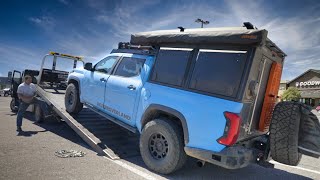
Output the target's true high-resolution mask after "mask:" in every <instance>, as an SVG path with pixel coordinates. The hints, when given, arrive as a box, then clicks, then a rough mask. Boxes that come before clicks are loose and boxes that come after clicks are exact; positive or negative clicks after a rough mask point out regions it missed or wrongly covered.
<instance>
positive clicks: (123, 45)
mask: <svg viewBox="0 0 320 180" xmlns="http://www.w3.org/2000/svg"><path fill="white" fill-rule="evenodd" d="M156 50H157V49H156V47H154V46H141V45H134V44H130V43H129V42H119V43H118V49H114V50H112V51H111V53H135V54H142V55H154V54H155V53H156Z"/></svg>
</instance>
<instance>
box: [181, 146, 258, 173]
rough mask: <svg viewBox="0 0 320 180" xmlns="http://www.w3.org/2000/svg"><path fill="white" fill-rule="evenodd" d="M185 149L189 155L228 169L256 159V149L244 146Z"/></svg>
mask: <svg viewBox="0 0 320 180" xmlns="http://www.w3.org/2000/svg"><path fill="white" fill-rule="evenodd" d="M184 150H185V152H186V153H187V155H189V156H192V157H195V158H197V159H200V160H203V161H206V162H209V163H212V164H215V165H218V166H221V167H224V168H227V169H239V168H243V167H246V166H247V165H249V164H250V163H253V162H255V161H256V158H255V155H254V154H255V153H254V151H253V150H250V149H248V148H245V147H242V146H237V147H227V148H225V149H223V150H222V151H221V152H214V151H208V150H203V149H198V148H191V147H185V148H184Z"/></svg>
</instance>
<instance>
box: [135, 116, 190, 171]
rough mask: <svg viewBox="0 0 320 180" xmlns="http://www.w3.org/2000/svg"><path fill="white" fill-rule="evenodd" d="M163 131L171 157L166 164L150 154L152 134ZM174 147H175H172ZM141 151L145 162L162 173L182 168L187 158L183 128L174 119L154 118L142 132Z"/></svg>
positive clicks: (168, 156)
mask: <svg viewBox="0 0 320 180" xmlns="http://www.w3.org/2000/svg"><path fill="white" fill-rule="evenodd" d="M157 132H161V133H162V134H163V135H164V136H165V137H166V139H167V140H168V141H171V142H169V152H171V154H168V155H167V157H166V158H169V160H168V161H167V163H166V164H161V162H159V161H158V160H156V159H154V158H153V157H152V156H151V155H150V151H149V147H148V143H149V138H150V136H151V135H152V134H154V133H157ZM172 147H173V148H172ZM140 153H141V156H142V159H143V161H144V162H145V164H146V165H147V166H148V167H149V168H150V169H151V170H153V171H155V172H158V173H161V174H170V173H172V172H174V171H177V170H178V169H180V168H182V167H183V165H184V164H185V162H186V160H187V155H186V153H185V151H184V141H183V134H182V129H181V127H179V126H178V125H176V124H175V123H174V122H172V120H170V119H166V118H159V119H154V120H152V121H150V122H148V123H147V124H146V125H145V126H144V128H143V130H142V133H141V137H140Z"/></svg>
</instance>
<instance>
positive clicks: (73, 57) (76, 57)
mask: <svg viewBox="0 0 320 180" xmlns="http://www.w3.org/2000/svg"><path fill="white" fill-rule="evenodd" d="M49 54H50V55H52V56H60V57H66V58H71V59H76V60H78V61H83V57H80V56H72V55H69V54H61V53H57V52H52V51H51V52H50V53H49Z"/></svg>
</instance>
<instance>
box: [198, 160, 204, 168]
mask: <svg viewBox="0 0 320 180" xmlns="http://www.w3.org/2000/svg"><path fill="white" fill-rule="evenodd" d="M205 163H206V162H205V161H202V160H198V161H197V166H198V167H203V166H204V164H205Z"/></svg>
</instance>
